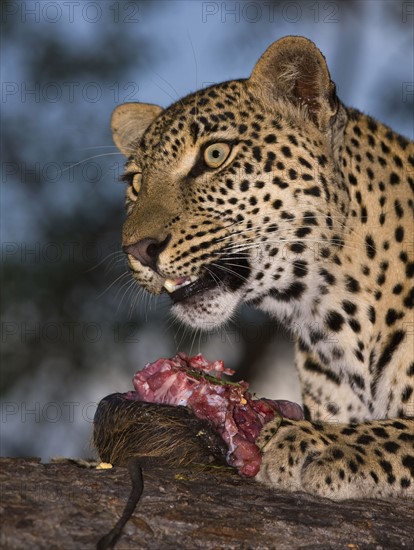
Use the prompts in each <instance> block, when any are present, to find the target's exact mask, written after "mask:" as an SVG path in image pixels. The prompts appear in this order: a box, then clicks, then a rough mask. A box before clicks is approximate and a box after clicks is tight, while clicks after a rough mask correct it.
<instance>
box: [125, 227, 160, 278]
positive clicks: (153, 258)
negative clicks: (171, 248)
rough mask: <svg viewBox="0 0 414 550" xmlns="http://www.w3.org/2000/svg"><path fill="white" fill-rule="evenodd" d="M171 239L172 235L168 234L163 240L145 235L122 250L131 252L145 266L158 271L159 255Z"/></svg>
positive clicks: (127, 252)
mask: <svg viewBox="0 0 414 550" xmlns="http://www.w3.org/2000/svg"><path fill="white" fill-rule="evenodd" d="M170 240H171V235H168V236H167V237H166V238H165V239H164V240H163V241H159V240H158V239H154V238H153V237H145V238H144V239H141V240H140V241H137V242H136V243H133V244H129V245H126V246H123V247H122V250H123V251H124V252H125V253H126V254H131V256H133V257H134V258H135V259H136V260H138V261H139V262H140V263H141V264H142V265H143V266H145V267H150V268H151V269H153V270H154V271H157V261H158V257H159V255H160V254H161V252H162V251H163V250H165V248H166V247H167V245H168V243H169V242H170Z"/></svg>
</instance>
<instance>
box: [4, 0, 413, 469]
mask: <svg viewBox="0 0 414 550" xmlns="http://www.w3.org/2000/svg"><path fill="white" fill-rule="evenodd" d="M413 11H414V8H413V3H412V2H399V1H390V2H388V1H380V2H376V1H365V0H364V1H352V0H348V1H346V2H341V1H335V2H317V1H316V2H315V1H311V2H284V1H278V2H272V1H269V0H266V1H264V2H260V1H254V2H247V1H246V2H243V1H240V2H202V1H192V2H189V1H175V0H172V1H167V0H165V1H140V2H135V1H125V2H124V1H102V2H92V1H91V2H89V1H83V2H71V1H68V2H67V1H65V2H63V1H47V2H42V1H36V2H31V1H27V2H26V1H20V0H19V1H3V2H2V3H1V12H2V32H1V60H0V61H1V92H2V99H1V110H2V117H1V148H2V151H1V172H2V176H1V231H2V236H1V238H2V248H1V252H2V264H1V265H2V269H1V277H2V281H1V297H2V300H1V347H2V358H1V359H2V361H1V406H2V416H1V424H0V428H1V454H2V455H8V456H21V455H26V456H27V455H36V456H41V457H42V458H43V459H44V460H49V459H50V457H52V456H57V455H60V456H72V457H81V456H83V457H86V456H91V455H92V454H93V452H92V449H91V445H90V438H91V430H92V420H93V415H94V412H95V410H96V404H97V402H98V401H99V400H100V399H101V398H102V397H104V396H105V395H107V394H109V393H113V392H115V391H126V390H128V389H130V388H131V378H132V376H133V374H134V372H135V371H136V370H138V368H140V367H142V366H143V365H144V364H145V363H146V362H149V361H153V360H155V359H156V358H158V357H161V356H167V357H168V356H172V355H174V354H175V353H176V351H178V350H180V351H186V352H187V353H193V354H194V353H198V352H202V353H203V354H205V355H206V356H207V358H209V359H211V360H213V359H217V358H222V359H224V360H225V362H226V366H227V367H230V368H235V369H237V375H236V376H237V377H238V378H244V379H247V380H248V381H250V382H251V383H252V389H253V390H254V391H256V392H257V394H259V395H264V394H265V395H266V397H270V398H271V397H273V398H277V397H279V398H291V399H294V400H299V399H300V397H299V390H298V384H297V381H296V375H295V372H294V367H293V338H292V336H290V335H289V334H287V333H286V332H285V331H283V327H282V328H280V327H279V328H278V327H276V326H275V324H274V323H273V322H271V321H270V319H269V318H267V317H266V316H265V315H262V314H260V313H258V312H256V311H253V310H250V309H247V308H245V309H242V310H241V311H240V313H239V316H238V318H237V319H236V320H235V321H234V322H233V323H232V324H231V325H229V326H228V327H227V328H226V329H225V330H224V329H223V330H220V331H219V332H218V333H213V334H208V335H202V336H200V335H197V336H196V337H195V336H194V334H192V333H191V332H190V331H188V330H187V331H186V330H184V329H183V328H182V327H180V326H178V325H177V324H176V323H174V322H172V321H171V319H170V317H169V312H168V310H169V305H168V298H167V297H164V298H160V299H154V298H150V297H149V296H143V295H142V293H140V292H139V290H138V288H137V287H136V286H135V285H133V284H131V281H132V280H131V278H130V276H129V274H128V271H127V268H126V264H125V261H124V258H123V256H122V254H121V253H120V233H121V225H122V222H123V218H124V213H123V187H124V186H123V184H121V183H119V182H118V177H119V175H120V173H121V172H122V167H123V162H124V159H123V157H122V156H121V155H119V154H118V153H117V151H116V149H115V148H114V147H113V143H112V140H111V134H110V130H109V119H110V115H111V111H112V110H113V108H114V107H115V106H116V105H117V104H119V103H123V102H126V101H144V102H149V103H157V104H159V105H161V106H163V107H166V106H168V105H169V104H171V103H173V102H174V101H176V100H177V99H178V98H179V97H181V96H183V95H186V94H188V93H190V92H192V91H194V90H196V89H197V88H200V87H203V86H207V85H210V84H212V83H215V82H220V81H222V80H229V79H233V78H240V77H247V76H248V75H249V73H250V71H251V69H252V67H253V66H254V64H255V62H256V61H257V59H258V58H259V57H260V55H261V54H262V53H263V51H264V50H265V49H266V48H267V46H268V45H269V44H270V43H271V42H273V41H274V40H276V39H278V38H280V37H281V36H284V35H287V34H295V35H305V36H307V37H308V38H310V39H312V40H313V41H315V42H316V44H317V45H318V46H319V47H320V49H321V50H322V51H323V53H324V54H325V56H326V58H327V61H328V65H329V67H330V71H331V75H332V78H333V79H334V80H335V82H336V84H337V89H338V93H339V95H340V97H341V99H342V100H343V101H344V102H345V103H346V104H348V105H352V106H355V107H358V108H359V109H361V110H363V111H365V112H368V113H370V114H371V115H373V116H375V117H377V118H378V119H380V120H381V121H383V122H385V123H387V124H388V125H390V126H392V127H393V128H394V129H395V130H396V131H399V132H400V133H402V134H404V135H405V136H407V137H409V138H411V139H412V138H413V82H414V75H413Z"/></svg>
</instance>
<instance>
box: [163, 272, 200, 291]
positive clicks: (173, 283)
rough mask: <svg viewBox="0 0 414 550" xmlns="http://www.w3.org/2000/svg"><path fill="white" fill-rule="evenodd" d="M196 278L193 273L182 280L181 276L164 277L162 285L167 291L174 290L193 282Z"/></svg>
mask: <svg viewBox="0 0 414 550" xmlns="http://www.w3.org/2000/svg"><path fill="white" fill-rule="evenodd" d="M197 278H198V277H195V276H194V275H190V277H185V278H184V280H182V278H181V279H165V281H164V284H163V286H164V288H165V289H166V290H167V291H168V292H174V291H175V290H178V289H179V288H181V287H183V286H187V285H190V284H191V283H194V281H196V280H197Z"/></svg>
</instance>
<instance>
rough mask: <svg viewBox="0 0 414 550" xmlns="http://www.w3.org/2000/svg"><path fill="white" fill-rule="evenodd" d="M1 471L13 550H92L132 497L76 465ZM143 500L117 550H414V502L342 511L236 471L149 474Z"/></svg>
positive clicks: (6, 543)
mask: <svg viewBox="0 0 414 550" xmlns="http://www.w3.org/2000/svg"><path fill="white" fill-rule="evenodd" d="M0 464H1V474H0V475H1V514H2V518H1V525H2V527H1V529H2V533H1V539H0V546H1V548H5V549H8V550H17V549H27V548H36V549H37V548H39V549H43V548H45V549H48V550H53V549H59V550H61V549H67V550H71V549H74V550H75V549H76V550H79V549H88V548H95V546H96V543H97V541H98V540H99V539H100V538H101V537H102V536H103V535H104V534H106V533H107V532H108V531H109V530H110V529H111V528H112V526H113V525H114V523H115V522H116V520H117V519H118V517H119V516H120V514H121V513H122V510H123V508H124V505H125V502H126V500H127V498H128V495H129V492H130V488H131V482H130V478H129V475H128V471H127V469H126V468H121V467H117V468H113V469H110V470H95V469H91V468H89V469H88V468H83V467H80V466H79V465H77V464H75V463H72V462H71V461H69V460H68V461H66V462H61V463H56V464H54V463H51V464H42V463H40V461H39V460H37V459H26V458H23V459H7V458H3V459H1V460H0ZM144 483H145V487H144V493H143V496H142V498H141V501H140V502H139V504H138V507H137V509H136V511H135V513H134V514H133V516H132V518H131V519H130V520H129V522H128V523H127V525H126V528H125V531H124V533H123V535H122V537H121V539H120V540H119V542H118V544H117V546H116V548H117V549H129V548H131V549H132V548H134V549H141V548H145V549H147V548H148V549H154V550H162V549H166V550H167V549H168V550H170V549H171V548H178V547H179V548H182V549H184V550H185V549H191V550H193V549H195V548H203V549H219V548H220V549H224V548H225V549H227V548H229V549H231V548H237V549H254V548H260V549H268V548H269V549H270V548H277V549H285V548H286V549H292V548H306V549H312V548H315V549H316V548H317V549H318V550H323V549H328V548H329V549H330V548H332V549H334V548H335V549H340V548H344V549H354V550H356V549H365V548H369V549H374V548H375V549H392V548H404V547H405V548H412V541H413V540H414V510H413V501H412V500H411V501H403V500H400V501H397V500H394V501H389V502H385V501H372V500H371V501H369V500H364V501H356V500H355V501H345V502H343V503H335V502H331V501H329V500H325V499H320V498H314V497H311V496H309V495H306V494H303V493H292V494H286V493H281V492H277V491H269V490H267V489H265V488H263V487H261V486H260V485H259V484H257V483H255V482H252V481H247V480H245V479H242V478H240V477H239V476H237V475H236V474H234V473H232V472H230V471H229V470H228V469H224V470H223V469H218V470H214V471H209V472H206V471H197V470H195V469H185V470H183V469H176V470H167V469H165V468H164V469H162V468H159V467H156V466H155V467H154V466H148V467H147V468H146V469H144Z"/></svg>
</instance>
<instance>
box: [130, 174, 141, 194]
mask: <svg viewBox="0 0 414 550" xmlns="http://www.w3.org/2000/svg"><path fill="white" fill-rule="evenodd" d="M141 185H142V174H134V177H133V178H132V189H133V190H134V192H135V193H136V194H137V195H138V193H139V192H140V191H141Z"/></svg>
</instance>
